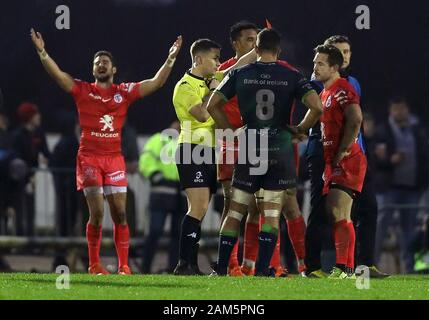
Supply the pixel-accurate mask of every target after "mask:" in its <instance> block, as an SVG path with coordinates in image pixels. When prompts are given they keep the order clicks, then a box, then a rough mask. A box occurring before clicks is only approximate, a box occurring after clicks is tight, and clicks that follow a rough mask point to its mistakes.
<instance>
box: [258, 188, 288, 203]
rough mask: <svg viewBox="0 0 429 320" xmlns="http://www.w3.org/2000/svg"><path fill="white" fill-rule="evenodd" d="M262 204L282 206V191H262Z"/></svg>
mask: <svg viewBox="0 0 429 320" xmlns="http://www.w3.org/2000/svg"><path fill="white" fill-rule="evenodd" d="M263 194H264V202H266V203H275V204H280V205H281V204H283V195H284V191H271V190H264V193H263Z"/></svg>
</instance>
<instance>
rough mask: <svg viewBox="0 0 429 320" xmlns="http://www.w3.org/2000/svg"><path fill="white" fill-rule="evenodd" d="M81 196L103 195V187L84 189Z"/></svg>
mask: <svg viewBox="0 0 429 320" xmlns="http://www.w3.org/2000/svg"><path fill="white" fill-rule="evenodd" d="M83 194H84V195H85V197H86V196H92V195H97V194H103V187H86V188H84V189H83Z"/></svg>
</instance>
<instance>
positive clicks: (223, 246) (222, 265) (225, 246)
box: [216, 232, 238, 275]
mask: <svg viewBox="0 0 429 320" xmlns="http://www.w3.org/2000/svg"><path fill="white" fill-rule="evenodd" d="M237 240H238V234H237V233H235V232H225V233H223V234H220V236H219V248H218V254H217V270H216V272H217V273H218V274H219V275H226V274H227V271H228V264H229V260H230V257H231V253H232V251H233V249H234V246H235V245H236V243H237Z"/></svg>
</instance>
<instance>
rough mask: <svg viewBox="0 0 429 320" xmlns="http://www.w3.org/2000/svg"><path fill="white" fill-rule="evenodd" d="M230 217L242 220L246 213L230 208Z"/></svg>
mask: <svg viewBox="0 0 429 320" xmlns="http://www.w3.org/2000/svg"><path fill="white" fill-rule="evenodd" d="M228 217H230V218H232V219H235V220H238V221H240V222H241V220H243V217H244V214H242V213H240V212H238V211H235V210H229V211H228Z"/></svg>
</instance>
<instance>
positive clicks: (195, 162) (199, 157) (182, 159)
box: [175, 143, 217, 193]
mask: <svg viewBox="0 0 429 320" xmlns="http://www.w3.org/2000/svg"><path fill="white" fill-rule="evenodd" d="M195 148H198V149H197V150H195ZM194 150H195V151H194ZM198 150H199V151H198ZM175 159H176V165H177V170H178V171H179V177H180V185H181V187H182V189H187V188H209V189H210V193H216V190H217V174H216V159H215V150H214V148H211V147H207V146H202V145H196V144H190V143H180V144H179V146H178V147H177V151H176V156H175Z"/></svg>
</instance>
